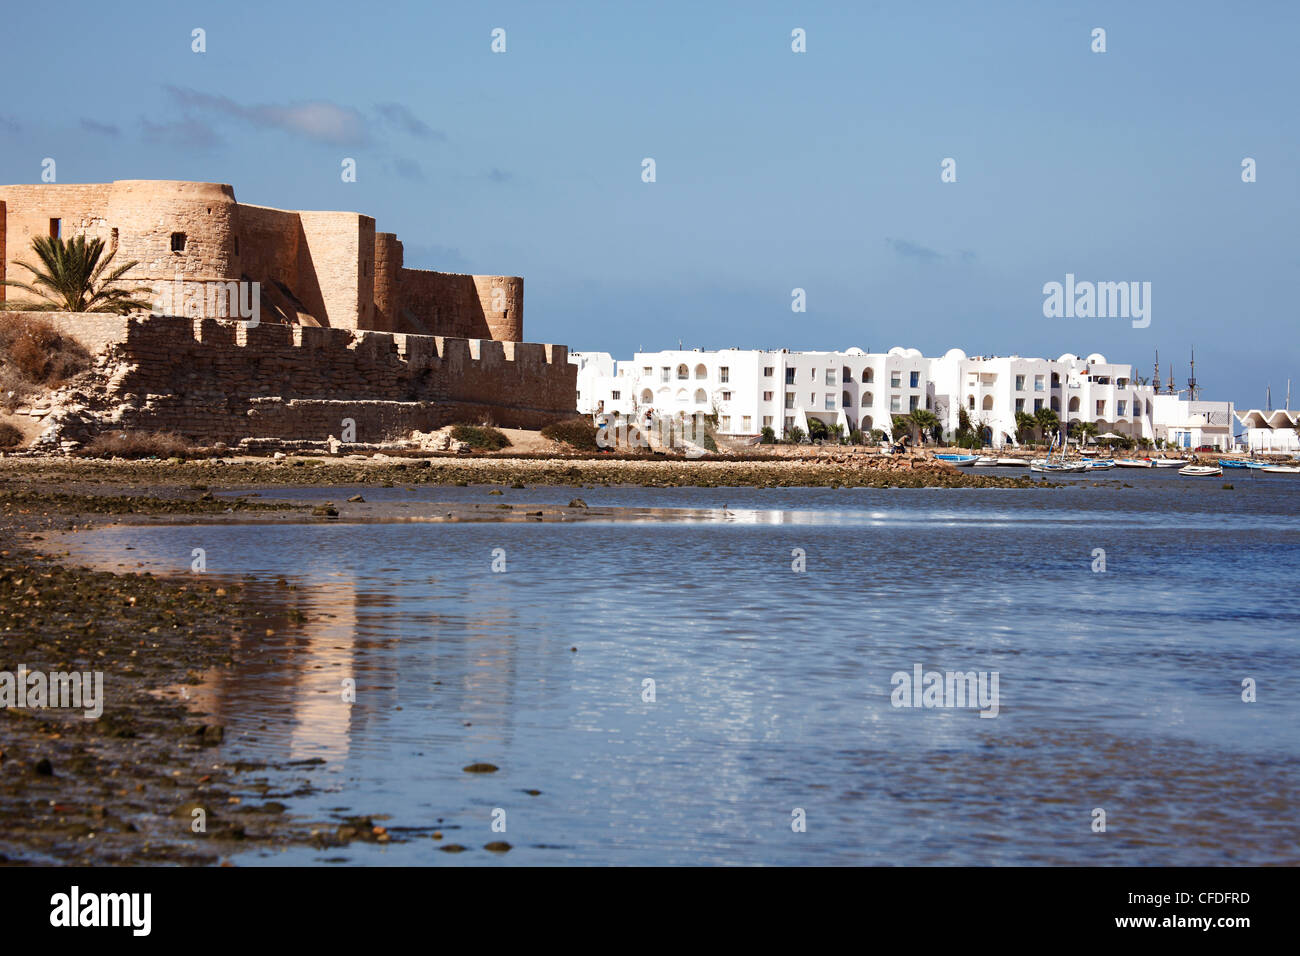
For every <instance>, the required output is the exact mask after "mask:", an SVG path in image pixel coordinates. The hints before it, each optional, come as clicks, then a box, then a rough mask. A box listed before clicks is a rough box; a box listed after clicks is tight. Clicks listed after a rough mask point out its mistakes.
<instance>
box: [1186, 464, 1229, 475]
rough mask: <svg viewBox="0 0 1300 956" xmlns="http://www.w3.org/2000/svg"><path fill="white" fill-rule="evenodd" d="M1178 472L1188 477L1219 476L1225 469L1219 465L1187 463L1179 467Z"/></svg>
mask: <svg viewBox="0 0 1300 956" xmlns="http://www.w3.org/2000/svg"><path fill="white" fill-rule="evenodd" d="M1178 473H1179V474H1180V475H1183V476H1184V477H1187V478H1218V477H1219V476H1220V475H1222V474H1223V469H1222V468H1220V467H1219V466H1218V465H1187V466H1186V467H1184V468H1179V469H1178Z"/></svg>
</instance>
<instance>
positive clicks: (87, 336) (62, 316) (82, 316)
mask: <svg viewBox="0 0 1300 956" xmlns="http://www.w3.org/2000/svg"><path fill="white" fill-rule="evenodd" d="M14 291H16V292H21V291H22V290H21V289H15V290H14ZM0 320H3V321H5V322H10V321H14V320H18V321H23V320H37V321H45V322H49V323H50V325H52V326H54V328H55V329H57V330H58V332H59V334H60V335H66V336H68V337H70V338H74V339H76V340H77V341H78V342H80V343H81V344H82V345H84V346H85V347H86V349H87V350H88V351H89V352H91V353H92V354H95V353H99V352H103V351H104V350H105V349H107V348H108V347H109V346H110V345H116V344H118V343H120V342H125V341H126V329H127V323H128V321H129V320H128V319H127V317H126V316H125V315H113V314H112V313H108V312H3V311H0Z"/></svg>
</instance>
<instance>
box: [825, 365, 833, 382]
mask: <svg viewBox="0 0 1300 956" xmlns="http://www.w3.org/2000/svg"><path fill="white" fill-rule="evenodd" d="M826 384H827V385H834V384H835V369H833V368H828V369H827V370H826Z"/></svg>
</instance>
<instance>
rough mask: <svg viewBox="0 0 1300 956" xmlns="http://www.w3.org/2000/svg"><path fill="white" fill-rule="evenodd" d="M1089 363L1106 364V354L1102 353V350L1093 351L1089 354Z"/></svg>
mask: <svg viewBox="0 0 1300 956" xmlns="http://www.w3.org/2000/svg"><path fill="white" fill-rule="evenodd" d="M1088 364H1089V365H1105V364H1106V356H1104V355H1102V354H1101V353H1100V352H1093V353H1092V354H1091V355H1089V356H1088Z"/></svg>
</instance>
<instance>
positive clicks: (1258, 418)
mask: <svg viewBox="0 0 1300 956" xmlns="http://www.w3.org/2000/svg"><path fill="white" fill-rule="evenodd" d="M1237 421H1239V422H1241V427H1242V428H1243V429H1245V434H1244V435H1243V437H1244V438H1245V441H1246V447H1247V448H1249V449H1250V450H1251V451H1253V452H1271V451H1276V452H1296V451H1300V432H1297V431H1296V427H1297V425H1298V424H1300V412H1295V411H1288V410H1286V409H1281V408H1277V409H1270V410H1267V411H1265V410H1262V409H1258V408H1252V409H1250V411H1246V412H1238V413H1237Z"/></svg>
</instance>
